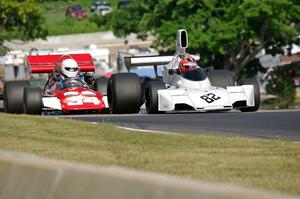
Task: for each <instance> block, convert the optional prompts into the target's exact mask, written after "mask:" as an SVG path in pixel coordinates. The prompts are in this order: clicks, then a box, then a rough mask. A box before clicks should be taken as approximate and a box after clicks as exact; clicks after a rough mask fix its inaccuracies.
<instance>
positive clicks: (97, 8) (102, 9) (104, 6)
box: [90, 0, 112, 16]
mask: <svg viewBox="0 0 300 199" xmlns="http://www.w3.org/2000/svg"><path fill="white" fill-rule="evenodd" d="M90 11H91V12H92V13H94V14H97V15H101V16H104V15H106V14H108V13H110V12H111V11H112V8H111V5H110V4H109V3H107V2H106V1H105V0H102V1H95V2H94V3H93V5H92V6H91V8H90Z"/></svg>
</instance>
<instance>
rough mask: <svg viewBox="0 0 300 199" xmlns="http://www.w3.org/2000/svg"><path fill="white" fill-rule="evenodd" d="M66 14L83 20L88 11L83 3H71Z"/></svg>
mask: <svg viewBox="0 0 300 199" xmlns="http://www.w3.org/2000/svg"><path fill="white" fill-rule="evenodd" d="M66 16H68V17H72V18H75V19H78V20H81V19H85V18H87V17H88V13H87V11H86V10H84V9H83V7H82V6H81V5H71V6H68V8H67V10H66Z"/></svg>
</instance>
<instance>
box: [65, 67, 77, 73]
mask: <svg viewBox="0 0 300 199" xmlns="http://www.w3.org/2000/svg"><path fill="white" fill-rule="evenodd" d="M65 69H66V70H67V71H70V72H77V71H78V68H71V67H66V68H65Z"/></svg>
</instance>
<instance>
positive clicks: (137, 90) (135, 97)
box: [107, 73, 142, 114]
mask: <svg viewBox="0 0 300 199" xmlns="http://www.w3.org/2000/svg"><path fill="white" fill-rule="evenodd" d="M141 95H142V88H141V83H140V79H139V77H138V75H137V74H135V73H117V74H113V75H112V76H111V77H110V79H109V81H108V84H107V100H108V104H109V108H110V111H111V113H115V114H125V113H138V112H139V111H140V107H141Z"/></svg>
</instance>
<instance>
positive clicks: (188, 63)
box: [178, 54, 198, 75]
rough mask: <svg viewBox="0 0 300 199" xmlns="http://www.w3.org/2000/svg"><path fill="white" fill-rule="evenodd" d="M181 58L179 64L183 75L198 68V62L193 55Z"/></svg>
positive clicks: (181, 56)
mask: <svg viewBox="0 0 300 199" xmlns="http://www.w3.org/2000/svg"><path fill="white" fill-rule="evenodd" d="M179 57H180V60H179V64H178V69H179V72H180V74H181V75H182V74H184V73H186V72H188V71H191V70H194V69H196V68H197V67H198V65H197V62H196V60H195V58H194V57H193V56H192V55H189V54H185V55H180V56H179Z"/></svg>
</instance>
